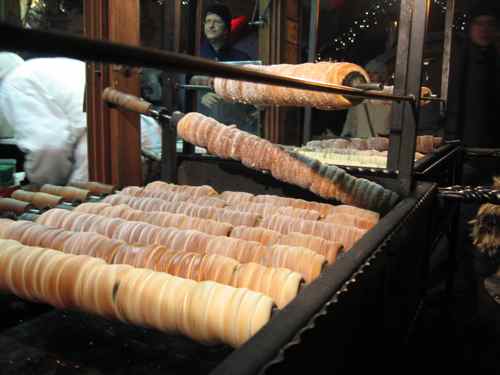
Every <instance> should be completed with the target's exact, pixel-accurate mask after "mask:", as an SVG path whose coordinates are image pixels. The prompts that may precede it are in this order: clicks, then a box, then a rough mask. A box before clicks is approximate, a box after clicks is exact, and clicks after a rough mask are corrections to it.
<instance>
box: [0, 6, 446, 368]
mask: <svg viewBox="0 0 500 375" xmlns="http://www.w3.org/2000/svg"><path fill="white" fill-rule="evenodd" d="M423 3H424V2H422V1H412V0H402V1H401V22H400V24H401V25H402V27H401V28H400V37H399V38H400V39H399V42H400V46H399V47H398V67H397V77H396V92H395V94H396V95H394V96H392V95H385V94H381V93H377V92H369V91H366V90H361V89H356V88H347V87H339V86H335V85H326V84H318V83H313V82H308V81H304V80H298V79H293V78H284V77H277V76H273V75H269V74H264V73H259V72H254V71H250V70H247V69H244V68H241V67H236V66H227V65H223V64H219V63H216V62H213V61H209V60H204V59H199V58H194V57H190V56H184V55H179V54H173V53H168V52H160V51H155V50H150V49H145V48H138V47H131V46H125V45H117V44H113V43H108V42H103V41H91V40H87V39H85V38H80V37H76V36H67V35H59V34H53V33H46V32H40V31H34V30H24V29H19V28H17V27H14V26H9V25H5V24H0V33H1V35H2V41H1V42H0V45H1V47H2V48H3V49H13V50H20V49H29V50H31V51H38V52H43V53H50V54H52V55H64V56H68V57H74V58H82V59H85V60H98V61H102V62H109V63H120V64H127V65H140V66H150V67H156V68H159V69H165V68H166V67H168V69H169V70H177V71H185V70H189V71H191V72H192V73H194V74H205V75H212V76H219V77H225V78H233V79H243V80H248V81H252V82H259V83H270V84H279V85H282V86H288V87H294V88H300V89H310V90H316V91H325V92H332V93H341V94H346V95H351V96H355V97H361V98H378V99H386V100H394V101H395V102H396V103H397V104H396V105H397V107H398V109H397V111H396V112H397V114H398V115H397V116H395V119H394V123H393V126H392V129H391V150H390V154H389V160H390V164H389V169H387V170H377V169H369V170H365V169H363V170H361V169H358V170H357V172H359V173H360V174H361V175H366V176H370V178H372V177H373V178H382V179H384V180H385V181H386V182H387V185H386V186H388V185H390V186H391V188H394V189H395V190H398V191H399V192H401V193H403V198H402V200H401V201H400V202H399V203H398V204H397V206H396V207H395V208H394V209H393V210H391V211H390V212H389V213H388V214H387V215H385V216H384V217H383V218H382V220H381V222H380V223H379V224H378V225H377V226H376V227H375V228H373V229H372V230H371V231H370V232H369V233H368V234H367V235H366V236H365V237H364V238H362V239H361V240H360V241H359V242H358V243H357V244H356V245H355V246H354V248H353V249H352V251H351V253H348V254H347V255H346V256H344V257H343V258H342V259H339V261H338V262H337V263H336V264H334V265H332V266H330V267H328V269H327V270H326V272H325V273H324V274H323V275H322V276H321V277H320V278H318V279H317V280H315V281H314V282H313V283H311V284H310V285H308V286H307V287H306V288H304V290H303V292H302V293H301V295H299V296H298V297H297V298H296V299H295V300H294V301H292V302H291V303H290V304H289V305H288V306H287V307H286V308H284V309H283V310H282V311H280V312H279V313H278V314H277V315H276V316H275V317H273V319H272V320H271V321H270V322H269V324H267V325H266V326H265V327H264V328H263V329H262V330H261V331H259V332H258V333H257V335H255V336H254V337H253V338H252V339H250V340H249V341H248V342H247V343H246V344H245V345H244V346H243V347H241V348H239V349H237V350H234V351H230V350H228V348H223V349H222V350H219V351H217V350H216V355H213V354H214V353H213V352H211V351H210V349H207V348H203V347H198V346H196V348H195V349H194V350H193V352H196V354H195V355H193V356H192V357H190V360H191V361H193V360H196V358H197V356H198V357H199V356H202V357H203V358H208V357H210V355H211V354H212V355H213V357H216V359H217V365H216V366H214V368H215V369H214V371H213V373H215V374H231V373H238V374H245V373H246V374H254V373H262V372H280V371H284V370H290V369H293V368H294V367H296V366H298V365H300V364H301V362H302V364H303V361H304V360H305V359H308V360H313V359H314V360H317V361H318V365H321V364H323V365H325V364H326V365H327V366H329V367H328V368H329V370H331V371H335V370H336V369H338V370H341V369H344V370H345V369H346V368H349V369H350V370H352V369H353V368H355V367H356V366H361V364H360V363H356V359H359V354H360V353H363V354H365V355H367V357H368V360H369V359H373V360H376V359H377V358H379V356H380V355H382V354H384V353H383V352H384V351H385V350H386V347H385V346H384V347H383V348H382V346H381V345H379V343H378V342H377V341H378V339H379V338H380V337H382V335H384V336H385V338H386V339H387V341H389V343H392V344H394V345H393V346H392V347H391V348H397V346H398V344H399V343H400V342H402V338H404V337H406V335H407V331H408V327H409V326H410V325H411V322H412V320H413V318H414V314H415V311H416V310H417V305H418V303H419V299H420V294H421V288H422V278H423V275H424V269H425V265H426V264H425V262H426V251H427V249H429V247H430V246H431V242H432V240H433V238H432V236H431V234H430V233H431V224H430V223H431V220H430V218H432V205H433V204H434V201H435V198H436V196H437V189H436V185H435V184H433V183H427V182H421V181H415V174H414V171H417V172H419V171H422V173H423V174H424V175H426V174H428V173H430V171H431V170H432V169H433V167H432V166H433V165H434V162H436V161H437V160H435V159H432V160H431V158H429V159H428V160H427V161H426V162H425V163H424V162H422V164H421V166H418V165H417V166H414V164H413V162H414V161H413V155H414V148H415V134H416V124H417V120H418V111H417V109H416V103H418V100H419V95H420V73H419V71H418V69H417V67H416V66H417V65H418V68H419V67H420V65H419V64H415V63H414V62H415V61H419V58H420V61H421V55H422V48H423V32H422V33H419V32H418V31H419V30H423V29H422V27H423V25H424V24H425V9H424V7H423V5H422V4H423ZM410 62H411V63H410ZM145 111H146V112H148V113H149V114H150V115H152V116H153V117H155V118H157V119H158V120H159V121H160V123H161V124H162V125H163V129H164V132H163V134H164V135H163V140H162V142H163V144H164V145H166V147H165V148H164V149H163V153H162V158H163V160H164V163H163V166H164V167H165V169H164V170H163V169H162V176H163V177H164V178H166V179H168V180H171V181H175V179H176V177H177V173H176V172H175V173H174V170H175V171H176V170H177V161H176V157H177V155H176V152H175V138H176V135H175V126H171V125H172V124H173V123H175V114H172V115H170V114H169V113H168V114H167V113H165V112H164V111H163V110H162V109H160V108H155V107H147V108H146V109H145ZM165 130H166V131H165ZM173 142H174V143H173ZM450 147H451V146H450ZM447 150H448V149H447ZM448 151H450V150H448ZM443 152H444V154H448V153H447V151H446V150H445V151H443ZM438 160H440V158H438ZM167 163H168V164H167ZM229 163H230V162H229ZM431 167H432V168H431ZM429 168H430V169H429ZM352 172H354V169H353V170H352ZM417 175H418V173H417ZM261 177H262V176H261ZM265 177H266V176H264V177H263V178H265ZM267 177H269V176H267ZM422 223H427V224H426V225H422ZM409 228H412V229H411V230H410V229H409ZM422 249H424V251H422ZM360 301H363V306H364V307H363V308H362V309H361V308H360ZM87 319H88V317H86V316H83V317H82V318H81V319H80V320H79V322H80V326H81V327H80V332H82V331H83V332H84V331H85V327H88V326H90V325H91V324H89V323H87ZM98 325H100V324H98ZM109 325H110V324H109V323H108V325H103V327H105V328H106V327H108V328H109ZM38 326H39V327H42V328H43V327H44V324H43V321H42V322H41V323H40V324H39V325H38ZM70 326H71V327H73V325H70ZM82 327H83V328H82ZM122 328H123V327H122ZM77 331H78V330H75V332H77ZM98 331H100V332H108V329H102V330H98ZM111 331H112V332H113V328H112V329H111ZM130 331H131V335H130V336H131V337H138V336H141V335H140V334H138V333H137V332H141V333H142V331H137V330H135V331H134V329H131V330H130ZM36 332H42V333H41V334H43V329H39V330H38V331H35V333H36ZM114 332H118V329H117V330H116V331H114ZM332 332H334V333H332ZM57 333H58V334H59V335H61V337H62V338H64V339H66V338H67V336H66V335H65V333H64V330H61V331H58V332H57ZM18 334H19V333H18ZM45 334H46V335H47V332H45ZM50 334H53V332H50ZM143 336H148V335H143ZM89 337H92V336H89ZM117 337H118V338H123V337H127V333H126V334H125V335H118V336H117ZM108 339H109V338H108V337H107V338H106V340H108ZM141 340H142V338H141ZM167 340H168V341H170V342H171V343H172V347H174V349H173V351H175V346H181V347H182V345H179V344H178V343H177V341H175V339H172V338H170V337H168V339H165V338H164V337H163V336H162V337H160V338H159V339H158V340H157V342H159V343H161V345H163V344H164V342H165V341H167ZM326 340H329V341H328V344H326V345H325V344H324V343H325V341H326ZM190 345H191V346H192V343H191V344H190ZM321 345H324V348H321ZM184 347H185V346H184ZM147 348H148V347H147V346H146V349H147ZM81 349H82V350H84V348H81ZM170 349H171V347H170V346H169V350H170ZM218 349H220V348H218ZM61 350H64V348H62V349H61ZM144 352H145V350H144V348H142V351H141V352H140V353H141V354H143V353H144ZM89 353H90V354H89ZM332 353H335V355H336V358H335V361H333V363H332V360H331V359H332ZM91 354H92V351H91V350H89V351H88V352H86V355H88V356H90V355H91ZM93 354H94V356H95V353H93ZM161 354H162V353H161ZM385 354H386V353H385ZM47 355H50V354H47ZM87 358H88V357H87ZM148 358H149V357H148ZM92 360H96V359H95V358H90V359H89V360H88V361H87V363H90V364H92V363H93V362H92ZM97 360H99V359H97ZM115 360H116V359H115Z"/></svg>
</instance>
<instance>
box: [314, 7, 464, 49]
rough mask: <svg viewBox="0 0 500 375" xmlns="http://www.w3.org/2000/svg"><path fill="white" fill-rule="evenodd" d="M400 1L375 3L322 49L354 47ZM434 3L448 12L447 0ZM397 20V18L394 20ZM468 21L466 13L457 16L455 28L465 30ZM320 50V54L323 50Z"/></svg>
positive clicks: (393, 11) (392, 11) (389, 13)
mask: <svg viewBox="0 0 500 375" xmlns="http://www.w3.org/2000/svg"><path fill="white" fill-rule="evenodd" d="M399 3H400V1H397V0H381V1H378V2H376V3H375V4H373V5H372V6H371V7H370V8H368V9H367V10H365V11H364V12H362V13H361V16H360V17H358V18H356V19H354V20H353V23H352V25H351V26H350V27H349V28H348V29H347V30H346V31H345V32H343V33H342V34H340V35H336V36H335V37H333V38H332V40H331V41H330V43H328V44H327V45H325V46H323V47H322V51H324V50H330V51H335V52H341V51H345V50H347V49H349V48H351V47H353V46H354V45H355V44H356V42H357V40H358V38H359V36H360V35H361V34H363V33H366V32H370V30H372V29H374V28H375V27H377V26H378V25H379V24H381V23H382V22H383V18H384V17H386V16H387V15H391V14H394V13H395V11H397V9H396V6H399ZM433 4H434V5H436V6H437V7H439V9H440V10H441V12H443V13H445V12H446V7H447V1H446V0H433ZM393 22H395V20H394V21H393ZM467 23H468V17H467V14H466V13H463V14H459V15H456V16H455V22H454V24H453V28H454V29H455V30H460V31H464V30H465V28H466V26H467ZM322 51H320V54H321V52H322Z"/></svg>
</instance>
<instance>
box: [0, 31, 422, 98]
mask: <svg viewBox="0 0 500 375" xmlns="http://www.w3.org/2000/svg"><path fill="white" fill-rule="evenodd" d="M0 35H2V38H1V40H0V48H1V49H4V50H12V51H21V50H24V51H31V52H38V53H43V54H44V55H47V54H49V55H51V56H65V57H71V58H75V59H82V60H86V61H99V62H105V63H115V64H123V65H128V66H141V67H144V66H146V67H151V68H156V69H160V70H175V71H182V72H186V71H187V72H190V73H191V74H204V75H211V76H214V77H223V78H230V79H236V80H244V81H250V82H257V83H265V84H271V85H279V86H285V87H291V88H296V89H303V90H312V91H321V92H328V93H333V94H341V95H349V96H352V97H359V98H365V99H385V100H393V101H409V102H414V101H415V97H414V96H413V95H407V96H405V95H391V94H386V93H381V92H371V91H364V90H360V89H356V88H353V87H349V86H341V85H335V84H328V83H320V82H314V81H309V80H305V79H300V78H293V77H283V76H277V75H274V74H269V73H264V72H258V71H254V70H251V69H247V68H243V67H239V66H235V65H230V64H223V63H219V62H215V61H212V60H208V59H203V58H200V57H194V56H189V55H185V54H180V53H174V52H167V51H160V50H156V49H152V48H144V47H136V46H131V45H126V44H120V43H112V42H108V41H102V40H92V39H88V38H84V37H81V36H77V35H69V34H62V33H55V32H48V31H40V30H31V29H24V28H22V27H18V26H14V25H9V24H6V23H3V22H2V23H0Z"/></svg>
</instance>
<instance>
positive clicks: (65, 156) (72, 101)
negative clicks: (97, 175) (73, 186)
mask: <svg viewBox="0 0 500 375" xmlns="http://www.w3.org/2000/svg"><path fill="white" fill-rule="evenodd" d="M0 67H1V70H0V123H2V124H6V125H7V126H8V128H9V129H11V131H12V136H13V139H14V141H15V143H16V145H17V147H18V148H19V149H20V150H21V151H22V152H24V153H25V162H24V171H25V173H26V177H27V179H28V180H29V182H31V183H34V184H46V183H51V184H57V185H65V184H67V183H68V182H73V181H86V180H88V163H87V116H86V113H85V111H84V95H85V82H86V77H85V72H86V67H85V62H83V61H79V60H74V59H68V58H58V57H55V58H35V59H30V60H26V61H23V60H22V59H21V58H20V57H18V56H17V57H16V55H13V54H12V53H6V52H3V53H0ZM141 143H142V147H143V149H144V148H146V149H148V150H149V151H156V152H159V151H160V150H159V148H160V145H161V132H160V128H159V125H158V124H157V123H156V122H155V121H154V120H153V119H151V118H147V117H145V116H141Z"/></svg>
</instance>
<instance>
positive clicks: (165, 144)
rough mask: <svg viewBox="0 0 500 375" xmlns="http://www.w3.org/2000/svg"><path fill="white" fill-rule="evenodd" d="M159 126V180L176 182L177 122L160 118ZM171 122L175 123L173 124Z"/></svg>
mask: <svg viewBox="0 0 500 375" xmlns="http://www.w3.org/2000/svg"><path fill="white" fill-rule="evenodd" d="M159 122H160V126H161V179H162V180H163V181H167V182H172V183H176V182H177V122H176V121H175V120H173V119H172V118H164V117H162V118H160V120H159ZM173 122H176V123H175V124H173Z"/></svg>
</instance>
